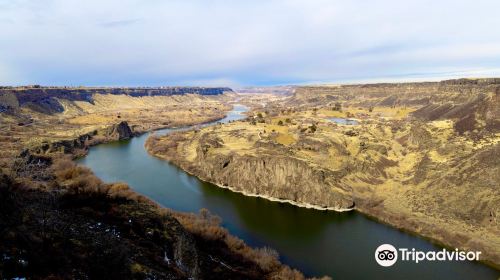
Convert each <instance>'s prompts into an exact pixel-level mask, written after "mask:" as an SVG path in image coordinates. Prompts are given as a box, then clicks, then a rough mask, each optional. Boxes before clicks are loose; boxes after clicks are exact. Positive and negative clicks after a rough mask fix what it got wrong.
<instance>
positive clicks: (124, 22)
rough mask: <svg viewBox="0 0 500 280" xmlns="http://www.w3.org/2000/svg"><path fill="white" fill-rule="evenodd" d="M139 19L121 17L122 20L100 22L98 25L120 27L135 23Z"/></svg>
mask: <svg viewBox="0 0 500 280" xmlns="http://www.w3.org/2000/svg"><path fill="white" fill-rule="evenodd" d="M140 21H141V20H140V19H123V20H114V21H107V22H102V23H100V24H99V25H100V26H102V27H122V26H127V25H131V24H135V23H138V22H140Z"/></svg>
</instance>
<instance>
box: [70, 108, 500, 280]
mask: <svg viewBox="0 0 500 280" xmlns="http://www.w3.org/2000/svg"><path fill="white" fill-rule="evenodd" d="M245 110H246V108H245V107H244V106H240V105H237V106H235V107H234V109H233V111H231V112H230V113H229V114H228V115H227V117H226V118H224V119H223V120H222V122H228V121H230V120H237V119H241V118H243V117H244V115H242V114H241V113H243V112H245ZM175 130H176V129H163V130H160V131H158V132H157V133H160V134H163V133H169V132H171V131H175ZM148 136H149V134H148V133H147V134H143V135H141V136H139V137H135V138H133V139H130V140H127V141H120V142H114V143H108V144H102V145H98V146H95V147H92V148H91V149H90V152H89V154H88V155H87V156H86V157H84V158H81V159H79V160H78V162H79V163H80V164H83V165H85V166H88V167H90V168H91V169H92V170H93V171H94V172H95V174H96V175H97V176H99V177H100V178H101V179H103V180H104V181H106V182H116V181H122V182H126V183H128V184H129V185H130V186H131V187H132V188H133V189H134V190H136V191H137V192H139V193H141V194H143V195H145V196H148V197H149V198H151V199H153V200H155V201H156V202H158V203H160V204H161V205H163V206H165V207H168V208H172V209H175V210H178V211H188V212H198V211H199V210H200V209H201V208H207V209H209V210H210V212H212V213H213V214H216V215H218V216H220V217H221V218H222V219H223V226H224V227H225V228H227V229H228V230H229V231H230V232H231V233H232V234H233V235H236V236H238V237H240V238H241V239H243V240H245V242H246V243H247V244H249V245H251V246H258V247H261V246H269V247H272V248H274V249H276V250H277V251H278V252H279V253H280V258H281V260H282V261H283V262H284V263H286V264H288V265H290V266H292V267H295V268H298V269H299V270H301V271H303V272H304V273H305V274H306V275H309V276H320V275H329V276H331V277H333V279H367V278H369V279H384V280H388V279H497V278H498V277H499V276H500V273H499V272H498V271H496V270H494V269H492V268H490V267H488V266H486V265H483V264H480V263H473V262H456V261H455V262H420V263H418V264H415V263H410V262H397V263H396V264H395V265H394V266H392V267H389V268H384V267H381V266H379V265H378V264H377V263H376V262H375V259H374V252H375V249H376V248H377V247H378V246H379V245H380V244H383V243H390V244H392V245H394V246H395V247H396V248H398V247H406V248H409V249H410V250H411V248H415V249H416V250H422V251H428V250H440V249H441V248H440V247H438V246H436V245H433V244H432V243H430V242H428V241H426V240H424V239H422V238H419V237H416V236H414V235H410V234H407V233H404V232H401V231H398V230H396V229H394V228H392V227H389V226H387V225H384V224H380V223H377V222H375V221H373V220H371V219H369V218H367V217H366V216H364V215H362V214H360V213H357V212H342V213H339V212H331V211H318V210H312V209H305V208H299V207H296V206H292V205H290V204H285V203H278V202H271V201H268V200H265V199H262V198H256V197H246V196H243V195H241V194H237V193H233V192H231V191H229V190H226V189H222V188H219V187H217V186H214V185H212V184H210V183H206V182H203V181H200V180H199V179H197V178H196V177H194V176H191V175H189V174H187V173H185V172H184V171H182V170H180V169H179V168H177V167H176V166H174V165H172V164H169V163H168V162H165V161H163V160H160V159H157V158H155V157H153V156H150V155H149V154H148V153H147V152H146V150H145V149H144V142H145V141H146V139H147V137H148Z"/></svg>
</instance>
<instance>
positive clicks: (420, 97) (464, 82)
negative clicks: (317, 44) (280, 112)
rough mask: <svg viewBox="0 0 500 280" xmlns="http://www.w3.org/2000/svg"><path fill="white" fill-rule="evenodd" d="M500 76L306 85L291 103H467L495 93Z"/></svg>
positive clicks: (397, 104) (358, 104) (391, 104)
mask: <svg viewBox="0 0 500 280" xmlns="http://www.w3.org/2000/svg"><path fill="white" fill-rule="evenodd" d="M499 88H500V79H498V78H491V79H475V80H471V79H458V80H447V81H441V82H424V83H380V84H360V85H336V86H334V85H332V86H304V87H298V88H296V90H295V94H294V96H293V97H292V98H291V99H290V100H289V104H295V105H299V106H325V105H326V106H329V105H330V104H331V105H333V104H334V103H335V102H338V101H341V102H346V101H347V102H351V104H353V105H356V106H424V105H429V104H435V103H438V104H439V103H442V102H450V103H452V104H459V103H465V102H468V101H470V100H471V98H472V99H473V98H476V97H477V96H478V95H480V94H490V93H495V92H496V91H498V89H499Z"/></svg>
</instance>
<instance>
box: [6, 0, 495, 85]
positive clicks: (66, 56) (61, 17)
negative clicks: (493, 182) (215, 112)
mask: <svg viewBox="0 0 500 280" xmlns="http://www.w3.org/2000/svg"><path fill="white" fill-rule="evenodd" d="M499 11H500V1H498V0H474V1H472V0H470V1H462V0H433V1H427V0H418V1H417V0H415V1H414V0H405V1H403V0H376V1H361V0H349V1H348V0H344V1H338V0H288V1H274V0H262V1H260V0H253V1H235V0H233V1H219V0H200V1H195V0H179V1H177V0H170V1H167V0H107V1H103V0H81V1H76V0H44V1H40V0H0V85H22V84H41V85H68V86H78V85H87V86H169V85H198V86H232V87H238V86H251V85H259V86H262V85H286V84H311V83H312V84H315V83H356V82H379V81H418V80H439V79H447V78H456V77H491V76H497V77H499V76H500V31H499V28H500V16H499V14H498V12H499Z"/></svg>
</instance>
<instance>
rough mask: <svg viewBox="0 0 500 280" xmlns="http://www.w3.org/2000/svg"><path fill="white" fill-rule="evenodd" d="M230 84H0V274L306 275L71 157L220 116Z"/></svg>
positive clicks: (205, 217) (203, 215)
mask: <svg viewBox="0 0 500 280" xmlns="http://www.w3.org/2000/svg"><path fill="white" fill-rule="evenodd" d="M232 95H234V92H232V91H231V90H230V89H227V88H189V87H185V88H159V89H150V88H148V89H143V88H138V89H130V88H53V87H50V88H45V87H39V86H29V87H15V88H13V87H3V88H1V89H0V108H1V110H0V143H1V146H0V147H1V148H0V217H1V218H0V228H1V229H2V230H1V231H0V239H1V240H2V242H1V243H0V252H1V256H2V258H1V260H0V277H2V278H4V277H5V278H12V277H28V278H37V279H38V278H41V279H63V278H106V279H123V278H126V279H144V278H157V279H159V278H161V279H187V278H191V279H220V278H219V277H224V278H229V279H304V276H303V274H302V273H300V272H299V271H297V270H294V269H292V268H290V267H288V266H286V265H283V264H282V263H281V262H280V261H279V260H278V258H277V253H276V252H275V251H274V250H272V249H270V248H259V249H253V248H250V247H249V246H247V245H246V244H245V243H244V242H243V241H242V240H240V239H239V238H236V237H234V236H232V235H230V234H229V233H228V231H227V230H225V229H224V228H222V227H221V226H220V222H219V220H218V218H217V217H214V216H212V215H211V214H210V213H209V212H208V211H207V210H205V209H201V210H200V213H199V214H196V213H180V212H177V211H173V210H170V209H166V208H163V207H160V206H159V205H158V204H157V203H156V202H154V201H152V200H151V199H149V198H147V197H145V196H142V195H140V194H138V193H136V192H134V191H133V190H132V189H130V188H129V186H128V185H127V184H125V183H120V182H113V183H105V182H103V181H102V180H100V179H99V178H97V177H96V176H95V175H94V173H93V172H92V171H91V170H90V169H88V168H85V167H82V166H79V165H76V164H75V163H74V162H73V161H72V160H71V159H72V158H76V157H81V156H85V155H86V154H87V153H88V149H89V148H90V147H91V146H94V145H97V144H100V143H107V142H115V141H126V140H127V139H130V138H132V137H134V136H137V135H140V134H142V133H144V132H146V131H151V130H155V129H159V128H166V127H178V126H187V125H195V124H203V123H206V122H210V121H214V120H218V119H221V118H223V117H224V116H225V115H226V112H227V111H228V110H229V109H230V106H229V105H228V104H227V100H230V99H232V98H233V97H232Z"/></svg>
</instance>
